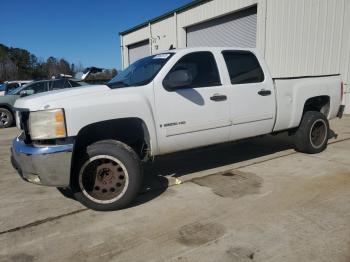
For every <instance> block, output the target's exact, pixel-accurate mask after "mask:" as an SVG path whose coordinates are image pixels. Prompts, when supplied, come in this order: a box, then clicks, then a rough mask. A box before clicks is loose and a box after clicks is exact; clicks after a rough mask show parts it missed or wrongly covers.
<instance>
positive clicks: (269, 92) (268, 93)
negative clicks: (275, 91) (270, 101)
mask: <svg viewBox="0 0 350 262" xmlns="http://www.w3.org/2000/svg"><path fill="white" fill-rule="evenodd" d="M258 94H259V95H261V96H269V95H271V91H270V90H266V89H261V90H260V91H259V92H258Z"/></svg>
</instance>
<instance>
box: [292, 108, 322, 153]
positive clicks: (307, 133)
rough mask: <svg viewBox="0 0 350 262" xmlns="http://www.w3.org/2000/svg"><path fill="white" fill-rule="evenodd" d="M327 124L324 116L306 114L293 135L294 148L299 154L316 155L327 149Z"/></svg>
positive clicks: (315, 113) (310, 112) (313, 113)
mask: <svg viewBox="0 0 350 262" xmlns="http://www.w3.org/2000/svg"><path fill="white" fill-rule="evenodd" d="M328 135H329V123H328V120H327V118H326V117H325V115H324V114H322V113H320V112H317V111H309V112H306V113H305V114H304V116H303V119H302V120H301V124H300V126H299V128H298V130H297V131H296V133H295V136H294V138H295V148H296V150H297V151H299V152H303V153H308V154H316V153H320V152H322V151H323V150H325V149H326V148H327V143H328Z"/></svg>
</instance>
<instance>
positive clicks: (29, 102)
mask: <svg viewBox="0 0 350 262" xmlns="http://www.w3.org/2000/svg"><path fill="white" fill-rule="evenodd" d="M110 90H111V89H110V88H109V87H108V86H106V85H93V86H82V87H74V88H67V89H61V90H56V91H50V92H46V93H40V94H37V95H32V96H27V97H24V98H20V99H18V100H17V101H16V103H15V105H14V107H15V108H24V109H29V110H30V111H38V110H43V109H49V108H51V103H52V102H55V104H56V103H57V102H59V101H62V100H66V99H68V98H69V99H71V98H75V99H79V100H80V99H84V97H86V96H89V97H90V96H92V95H94V94H97V93H102V92H108V91H110Z"/></svg>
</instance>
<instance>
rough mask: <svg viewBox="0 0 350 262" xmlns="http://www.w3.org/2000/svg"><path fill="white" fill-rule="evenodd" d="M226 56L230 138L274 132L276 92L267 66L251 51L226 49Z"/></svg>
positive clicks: (223, 53) (224, 55) (224, 53)
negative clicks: (230, 121) (230, 123)
mask: <svg viewBox="0 0 350 262" xmlns="http://www.w3.org/2000/svg"><path fill="white" fill-rule="evenodd" d="M222 55H223V57H224V60H225V63H226V67H227V70H228V74H229V79H230V83H229V86H230V115H231V120H232V127H231V132H230V139H231V140H235V139H240V138H245V137H251V136H256V135H261V134H267V133H270V132H271V131H272V128H273V125H274V119H275V94H274V88H273V82H272V79H271V77H270V75H269V74H268V72H267V68H266V66H265V65H261V64H260V63H259V60H258V59H257V57H256V55H255V54H254V53H253V52H250V51H223V52H222Z"/></svg>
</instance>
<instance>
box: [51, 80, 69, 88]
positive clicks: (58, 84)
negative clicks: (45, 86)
mask: <svg viewBox="0 0 350 262" xmlns="http://www.w3.org/2000/svg"><path fill="white" fill-rule="evenodd" d="M64 82H65V80H64V79H59V80H53V81H52V84H51V90H59V89H62V88H66V87H65V83H64Z"/></svg>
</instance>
